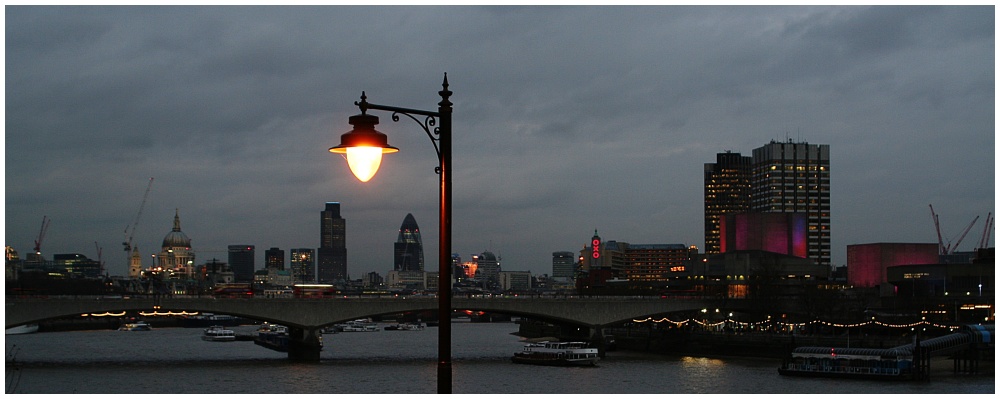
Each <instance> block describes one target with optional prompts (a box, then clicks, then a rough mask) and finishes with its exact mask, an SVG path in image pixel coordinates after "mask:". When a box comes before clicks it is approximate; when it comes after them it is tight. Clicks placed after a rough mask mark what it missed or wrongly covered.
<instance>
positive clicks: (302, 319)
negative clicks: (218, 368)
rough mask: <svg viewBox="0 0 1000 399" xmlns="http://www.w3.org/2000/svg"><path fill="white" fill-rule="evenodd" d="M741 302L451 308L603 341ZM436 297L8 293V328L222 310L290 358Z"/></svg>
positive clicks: (483, 303)
mask: <svg viewBox="0 0 1000 399" xmlns="http://www.w3.org/2000/svg"><path fill="white" fill-rule="evenodd" d="M744 302H745V301H744V300H738V299H737V300H734V299H726V300H724V303H723V300H720V299H712V298H658V297H595V298H586V297H524V296H522V297H460V296H455V297H453V298H452V300H451V304H452V308H453V309H456V310H472V311H483V312H490V313H501V314H507V315H511V316H518V317H527V318H531V319H535V320H543V321H547V322H551V323H554V324H561V325H576V326H580V327H583V328H589V332H590V335H591V340H593V341H595V342H599V341H600V339H599V338H600V335H599V334H600V331H601V328H603V327H604V326H609V325H613V324H616V323H621V322H626V321H629V320H633V319H641V318H646V317H652V316H656V315H663V314H668V313H674V312H684V311H700V310H702V309H717V308H719V307H724V308H725V309H727V310H739V309H740V308H742V307H744V306H745V305H746V304H745V303H744ZM437 308H438V300H437V298H436V297H405V298H404V297H347V298H343V297H338V298H324V299H316V298H275V299H264V298H252V299H222V298H208V297H206V298H192V297H184V298H179V297H155V298H131V299H108V298H95V297H88V298H45V299H40V298H11V297H8V298H7V299H6V309H5V311H6V313H5V318H4V321H5V326H6V328H10V327H14V326H19V325H23V324H29V323H37V322H40V321H43V320H49V319H57V318H65V317H73V316H79V315H82V314H90V313H103V312H121V311H177V312H179V311H189V312H204V313H216V314H227V315H233V316H239V317H244V318H248V319H254V320H261V321H267V322H270V323H275V324H281V325H285V326H288V328H289V335H290V345H289V352H288V354H289V358H291V359H296V360H311V359H318V357H319V351H320V334H321V329H322V328H323V327H325V326H329V325H332V324H335V323H341V322H344V321H348V320H354V319H359V318H365V317H373V316H381V315H390V314H399V313H407V312H419V311H428V310H436V309H437Z"/></svg>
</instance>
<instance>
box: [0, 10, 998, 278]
mask: <svg viewBox="0 0 1000 399" xmlns="http://www.w3.org/2000/svg"><path fill="white" fill-rule="evenodd" d="M993 11H994V9H993V7H991V6H986V7H973V6H949V7H906V6H902V7H895V6H890V7H862V6H838V7H681V6H657V7H641V8H639V7H464V6H463V7H398V6H392V7H390V6H376V7H345V6H322V7H315V8H313V7H236V6H228V7H164V8H155V7H152V8H150V7H120V6H119V7H55V6H40V7H34V6H11V7H7V8H6V14H7V24H6V36H7V46H6V55H7V60H8V63H7V98H6V100H7V108H6V116H7V118H6V119H7V125H6V126H7V127H6V133H5V137H6V146H5V158H6V163H5V165H6V173H5V178H6V183H5V187H6V193H7V195H6V202H5V214H6V229H5V240H4V242H5V244H6V245H9V246H12V247H14V248H15V249H16V250H17V251H18V252H19V253H20V254H22V256H23V254H25V253H27V252H29V251H30V250H31V249H32V246H33V244H34V240H35V239H36V238H37V236H38V233H39V225H40V222H41V221H42V219H43V217H47V218H48V219H51V224H50V225H49V227H48V229H47V232H46V235H45V238H44V241H43V243H42V252H43V254H44V255H45V256H46V257H47V258H48V259H51V255H52V254H54V253H82V254H85V255H87V256H88V257H90V258H92V259H96V258H97V250H96V248H95V242H96V244H97V245H98V246H99V247H100V248H101V249H102V259H103V260H104V261H105V263H106V264H107V265H108V267H109V272H110V273H111V274H113V275H125V274H127V271H126V261H127V254H126V253H125V251H123V250H122V245H121V242H122V241H123V238H124V234H123V231H124V230H125V228H126V226H129V225H131V224H132V222H133V220H134V219H135V218H136V214H137V212H138V210H139V207H140V203H141V201H142V199H143V191H144V189H145V188H146V184H147V182H148V180H149V178H150V177H153V178H155V181H154V183H153V185H152V188H151V190H150V196H149V200H148V203H146V205H145V207H144V210H143V212H142V215H141V218H140V220H139V223H138V226H137V229H136V232H135V245H136V246H138V247H139V248H140V251H141V252H142V254H143V255H144V256H146V255H147V254H150V253H154V252H157V251H158V250H159V249H160V242H161V241H162V239H163V237H164V235H165V234H167V233H169V232H170V224H169V223H170V220H171V218H172V217H173V216H174V214H175V211H176V210H178V209H179V212H180V214H181V215H182V218H183V220H184V230H183V231H184V232H185V233H186V234H187V236H188V237H189V238H190V239H191V241H192V247H193V250H194V252H195V253H196V256H197V258H196V259H197V262H198V263H203V262H206V261H208V260H210V259H212V258H217V259H220V260H224V259H225V256H226V249H227V248H228V246H229V245H232V244H243V243H245V244H251V245H255V246H256V247H258V248H271V247H278V248H282V249H286V250H290V249H293V248H319V247H320V242H319V234H317V232H318V230H319V221H318V220H316V219H317V218H316V210H317V209H318V207H319V206H320V205H321V204H323V203H325V202H339V203H341V204H342V205H343V208H342V209H341V216H342V217H343V218H344V219H345V220H346V222H347V230H346V237H347V238H346V241H347V254H348V256H347V263H348V274H349V275H350V276H351V277H352V278H359V277H360V276H361V275H362V274H363V273H367V272H369V271H377V272H384V271H388V270H391V268H392V263H393V250H392V246H393V244H392V243H393V242H394V240H395V238H396V236H397V235H398V226H399V220H400V218H401V217H403V216H405V215H406V214H407V213H412V214H413V216H414V217H415V218H416V219H417V220H420V221H422V224H423V226H422V227H423V231H422V232H421V233H422V236H423V245H424V247H425V248H437V245H438V242H437V230H438V225H437V213H438V208H437V205H438V193H437V175H436V174H434V170H433V169H434V166H436V159H435V157H434V149H433V147H432V146H431V145H430V143H428V142H427V141H428V140H427V139H426V137H422V136H425V135H424V134H423V133H422V132H420V130H419V128H418V127H417V126H415V125H414V124H412V123H409V121H408V120H406V118H403V120H401V121H400V122H392V121H391V118H390V115H389V114H386V113H375V114H376V115H378V116H379V117H380V118H381V124H380V125H379V130H380V131H382V132H384V133H386V134H387V135H388V136H389V141H390V144H392V145H393V146H395V147H398V148H400V152H399V153H398V154H391V155H387V156H386V157H385V159H384V160H383V164H382V167H381V169H380V170H379V173H378V174H377V175H376V176H375V177H374V178H373V179H372V180H371V181H370V182H368V183H359V182H358V181H357V180H356V179H355V178H354V176H353V175H352V174H351V173H350V171H349V170H348V168H347V166H346V164H345V162H344V161H343V160H342V159H341V158H340V157H339V156H335V155H331V154H330V153H329V152H327V149H328V148H330V147H331V146H333V145H336V144H337V143H339V137H340V135H341V134H342V133H344V132H346V131H348V130H349V129H350V126H349V125H348V123H347V119H348V117H349V116H350V115H353V114H356V113H357V107H356V106H354V104H353V102H354V101H358V99H359V96H360V95H361V92H362V91H365V92H366V94H367V96H368V100H369V101H371V102H372V103H377V104H392V105H398V106H402V107H408V108H419V109H427V108H433V107H435V106H436V102H437V100H438V99H437V98H436V97H437V96H436V94H437V90H439V89H440V82H441V77H442V74H443V73H445V72H447V73H448V79H449V82H450V89H451V90H452V91H453V92H454V94H453V96H452V98H451V100H452V102H453V103H454V104H455V114H454V132H455V135H454V145H455V147H454V164H455V165H454V166H455V170H454V172H455V173H454V195H455V203H454V215H453V223H454V242H453V245H452V247H453V251H452V252H457V253H459V254H460V255H465V256H467V255H468V254H471V253H479V252H482V251H486V250H490V251H492V252H494V253H496V254H497V255H500V256H502V257H503V265H504V268H508V267H509V268H510V270H531V271H532V272H533V273H536V274H541V273H551V257H552V253H553V252H556V251H574V252H576V251H578V250H579V249H580V248H582V247H583V246H585V245H587V243H588V241H589V237H590V236H591V233H592V232H593V231H594V229H598V230H600V231H601V236H602V237H604V238H605V239H608V240H618V241H625V242H630V243H637V244H658V243H664V244H675V243H676V244H685V245H695V246H697V247H698V248H699V249H701V250H704V230H703V225H704V221H703V217H704V213H703V206H704V202H703V198H702V195H703V191H702V183H703V182H702V179H703V167H704V164H705V163H709V162H713V161H714V159H715V155H716V154H717V153H720V152H724V151H727V150H731V151H733V152H740V153H743V154H748V153H749V151H750V150H752V149H753V148H756V147H759V146H761V145H764V144H766V143H768V142H769V141H772V140H777V141H786V140H788V139H792V140H794V141H805V142H809V143H820V144H828V145H830V152H831V187H832V190H831V208H832V212H831V213H832V220H831V226H832V232H833V233H832V239H831V241H832V245H831V247H832V258H833V264H834V265H842V264H844V263H845V262H846V247H847V245H851V244H862V243H871V242H917V243H935V242H937V235H936V232H935V228H934V222H933V220H932V217H931V214H930V210H929V208H928V204H933V206H934V209H935V211H936V212H937V213H938V214H940V222H941V233H942V235H943V236H944V239H945V241H946V243H947V241H949V240H952V239H955V238H957V236H958V235H959V234H960V233H961V232H962V229H964V228H965V226H966V225H968V224H969V222H970V221H971V220H972V219H973V218H974V217H976V216H979V221H978V222H977V224H976V225H975V226H974V227H973V228H972V229H971V230H970V231H969V233H968V236H966V237H965V239H964V241H963V242H962V245H961V246H960V247H959V248H958V250H960V251H967V250H971V249H972V247H973V246H974V244H975V243H976V242H977V241H979V237H980V236H981V234H982V229H983V222H984V220H985V218H986V216H987V213H988V212H994V203H995V202H994V200H995V186H994V182H995V161H994V159H995V158H994V157H995V155H994V148H995V137H994V130H995V129H994V108H995V97H994V80H995V77H994V61H993V60H994V47H995V45H994V42H995V39H994V12H993ZM358 32H375V33H374V34H370V35H361V37H363V39H358V37H359V35H358V34H357V33H358ZM992 242H994V240H993V239H992V238H991V240H990V246H992ZM425 252H426V253H425V257H426V258H425V260H424V262H425V264H427V265H433V264H437V253H436V251H433V250H428V251H425Z"/></svg>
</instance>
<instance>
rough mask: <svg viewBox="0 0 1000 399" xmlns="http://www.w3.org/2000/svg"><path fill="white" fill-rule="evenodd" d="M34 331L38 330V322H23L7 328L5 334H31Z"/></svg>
mask: <svg viewBox="0 0 1000 399" xmlns="http://www.w3.org/2000/svg"><path fill="white" fill-rule="evenodd" d="M34 332H38V324H24V325H20V326H17V327H11V328H8V329H7V333H6V335H16V334H31V333H34Z"/></svg>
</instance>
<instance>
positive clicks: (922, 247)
mask: <svg viewBox="0 0 1000 399" xmlns="http://www.w3.org/2000/svg"><path fill="white" fill-rule="evenodd" d="M936 263H938V244H920V243H885V242H882V243H872V244H856V245H848V246H847V283H848V284H850V285H853V286H855V287H878V286H880V285H881V284H883V283H886V282H888V281H889V280H888V273H889V268H890V267H893V266H903V265H925V264H936Z"/></svg>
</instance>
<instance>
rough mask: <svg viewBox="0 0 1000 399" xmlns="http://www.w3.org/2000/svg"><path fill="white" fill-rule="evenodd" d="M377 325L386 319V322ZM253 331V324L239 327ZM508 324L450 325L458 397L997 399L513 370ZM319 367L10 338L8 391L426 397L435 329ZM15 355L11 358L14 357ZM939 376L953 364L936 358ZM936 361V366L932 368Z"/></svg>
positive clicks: (755, 367) (168, 333) (161, 346)
mask: <svg viewBox="0 0 1000 399" xmlns="http://www.w3.org/2000/svg"><path fill="white" fill-rule="evenodd" d="M382 325H383V326H384V325H386V324H382ZM233 329H234V330H236V331H237V332H251V331H253V330H255V329H256V327H255V326H240V327H234V328H233ZM516 331H517V324H514V323H510V322H508V323H469V322H463V321H456V322H455V323H454V324H453V327H452V344H453V345H452V358H453V360H452V365H453V369H454V372H453V388H452V389H453V392H454V393H456V394H845V393H846V394H993V393H994V392H995V379H994V374H993V373H994V371H993V368H992V361H991V362H990V367H989V370H987V371H985V372H984V373H982V374H980V375H976V376H968V375H953V374H952V373H951V372H950V371H940V372H935V374H933V375H932V377H931V381H930V382H908V381H907V382H878V381H855V380H831V379H817V378H796V377H784V376H780V375H778V372H777V370H776V369H777V367H778V365H779V364H780V361H779V360H776V359H762V358H739V357H734V358H706V357H683V356H663V355H654V354H648V353H640V352H632V351H614V352H608V356H607V357H606V358H604V359H602V360H601V362H600V363H599V364H600V366H599V367H593V368H562V367H546V366H532V365H521V364H514V363H512V362H511V361H510V356H511V354H513V353H514V352H515V351H517V350H518V349H520V347H521V346H522V345H523V343H522V342H521V341H520V339H519V338H518V337H517V336H514V335H512V334H511V333H512V332H516ZM323 342H324V348H323V351H322V353H321V361H320V362H319V363H314V364H302V363H292V362H289V361H288V360H287V359H286V356H287V355H286V354H285V353H281V352H276V351H272V350H270V349H266V348H263V347H260V346H258V345H255V344H254V343H253V342H248V341H237V342H207V341H203V340H202V339H201V329H198V328H157V329H154V330H153V331H145V332H124V331H121V332H120V331H112V330H99V331H72V332H46V333H34V334H25V335H6V339H5V344H6V345H5V346H6V352H7V364H6V368H5V371H6V382H7V393H27V394H433V393H435V391H436V386H437V385H436V381H437V379H436V378H437V377H436V373H437V366H436V360H437V330H436V328H434V327H429V328H426V329H425V330H423V331H378V332H347V333H338V334H326V335H324V336H323ZM12 360H13V361H12ZM935 361H936V363H939V364H940V365H942V366H940V367H935V368H940V369H942V370H945V369H947V370H950V368H945V367H943V365H947V366H948V367H950V365H951V361H950V360H947V359H935ZM932 364H933V363H932Z"/></svg>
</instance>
